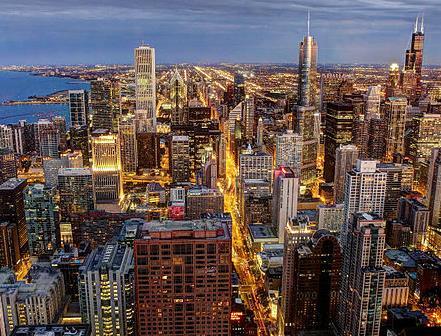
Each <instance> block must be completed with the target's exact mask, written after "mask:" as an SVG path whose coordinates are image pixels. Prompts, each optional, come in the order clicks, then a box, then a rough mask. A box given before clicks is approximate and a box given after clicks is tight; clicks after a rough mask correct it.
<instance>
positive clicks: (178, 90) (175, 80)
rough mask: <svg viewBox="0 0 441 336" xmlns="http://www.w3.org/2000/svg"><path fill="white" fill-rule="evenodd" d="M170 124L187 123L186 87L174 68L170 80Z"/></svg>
mask: <svg viewBox="0 0 441 336" xmlns="http://www.w3.org/2000/svg"><path fill="white" fill-rule="evenodd" d="M170 100H171V110H172V111H171V118H170V119H171V123H172V125H176V124H177V125H182V124H186V123H187V119H188V115H187V86H186V85H185V82H184V80H183V79H182V77H181V75H180V74H179V71H178V69H177V68H176V69H175V71H174V73H173V76H172V78H171V80H170Z"/></svg>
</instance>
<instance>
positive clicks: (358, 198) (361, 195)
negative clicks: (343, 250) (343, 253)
mask: <svg viewBox="0 0 441 336" xmlns="http://www.w3.org/2000/svg"><path fill="white" fill-rule="evenodd" d="M386 181H387V174H386V173H384V172H380V171H379V170H378V169H377V161H373V160H370V161H368V160H357V162H356V167H355V168H354V169H352V170H351V171H350V172H348V173H347V174H346V179H345V195H344V205H345V217H344V218H345V223H344V225H343V230H342V241H343V244H344V242H345V235H346V234H347V233H348V225H349V221H350V219H351V216H352V214H356V213H359V212H370V213H376V214H377V215H379V216H380V217H382V216H383V213H384V202H385V198H386Z"/></svg>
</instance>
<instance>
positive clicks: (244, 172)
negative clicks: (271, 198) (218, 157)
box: [239, 149, 273, 181]
mask: <svg viewBox="0 0 441 336" xmlns="http://www.w3.org/2000/svg"><path fill="white" fill-rule="evenodd" d="M272 170H273V158H272V156H271V155H269V154H267V153H264V152H260V151H253V150H250V149H248V150H247V151H245V152H243V153H242V154H240V155H239V179H240V180H241V181H243V180H245V179H255V180H267V181H272Z"/></svg>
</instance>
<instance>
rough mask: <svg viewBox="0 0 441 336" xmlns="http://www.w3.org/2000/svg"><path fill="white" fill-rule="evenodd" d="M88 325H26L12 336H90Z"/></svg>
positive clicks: (13, 332)
mask: <svg viewBox="0 0 441 336" xmlns="http://www.w3.org/2000/svg"><path fill="white" fill-rule="evenodd" d="M90 334H91V330H90V327H89V325H88V324H70V325H61V324H51V325H33V326H29V325H25V326H18V327H15V328H14V330H13V331H12V333H11V336H89V335H90Z"/></svg>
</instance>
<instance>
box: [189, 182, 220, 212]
mask: <svg viewBox="0 0 441 336" xmlns="http://www.w3.org/2000/svg"><path fill="white" fill-rule="evenodd" d="M185 206H186V212H185V214H186V217H187V218H188V219H200V218H201V215H203V214H207V213H209V214H220V213H223V212H224V195H223V194H222V193H220V192H219V191H218V190H217V189H209V188H206V187H203V186H196V187H194V188H191V189H189V190H188V191H187V201H186V202H185Z"/></svg>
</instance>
